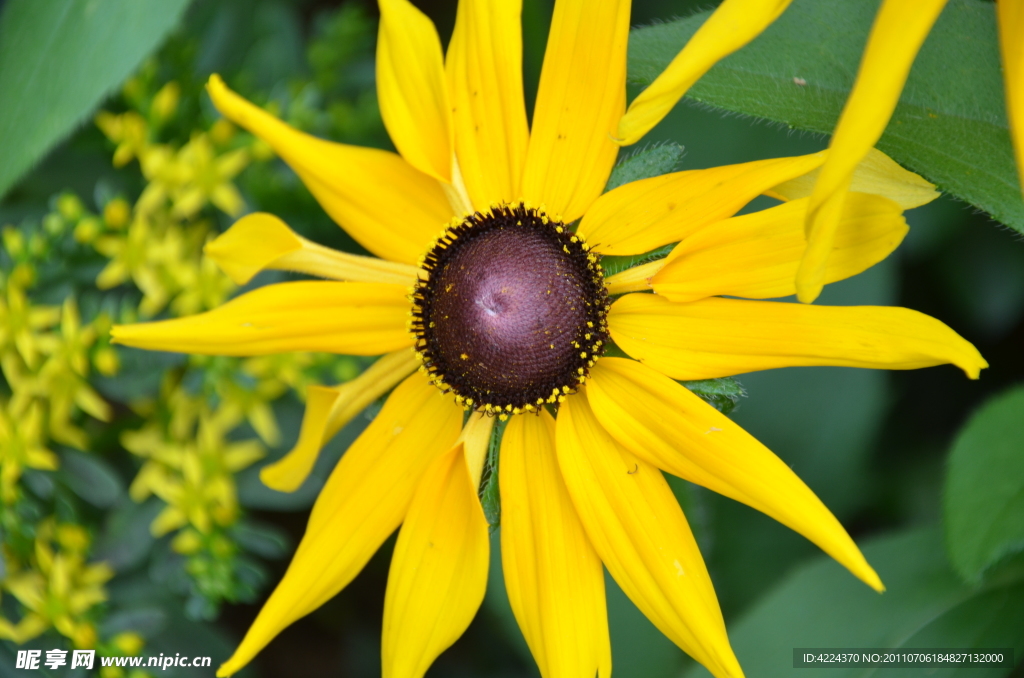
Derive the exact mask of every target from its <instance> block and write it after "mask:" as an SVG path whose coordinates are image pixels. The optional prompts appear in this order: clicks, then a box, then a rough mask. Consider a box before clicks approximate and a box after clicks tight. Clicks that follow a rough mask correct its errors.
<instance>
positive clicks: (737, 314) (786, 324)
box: [608, 294, 988, 379]
mask: <svg viewBox="0 0 1024 678" xmlns="http://www.w3.org/2000/svg"><path fill="white" fill-rule="evenodd" d="M608 326H609V329H610V330H611V335H612V338H613V339H614V340H615V343H617V344H618V345H619V346H621V347H622V349H623V350H624V351H626V353H628V354H629V355H631V356H633V357H634V358H636V359H637V360H639V361H640V362H642V363H645V364H647V365H649V366H650V367H653V368H654V369H656V370H658V371H660V372H664V373H665V374H667V375H668V376H670V377H672V378H673V379H711V378H713V377H725V376H728V375H732V374H742V373H743V372H754V371H757V370H767V369H772V368H776V367H792V366H795V365H839V366H843V367H869V368H877V369H887V370H913V369H917V368H919V367H931V366H932V365H943V364H946V363H952V364H954V365H956V366H957V367H959V368H960V369H962V370H963V371H964V372H965V373H966V374H967V376H969V377H970V378H971V379H977V378H978V373H979V372H980V371H981V370H982V369H983V368H985V367H988V363H986V362H985V359H984V358H982V357H981V354H980V353H978V350H977V349H976V348H974V346H972V345H971V344H970V342H968V341H967V340H965V339H964V338H963V337H961V336H960V335H959V334H957V333H956V332H954V331H953V330H951V329H950V328H949V327H947V326H946V325H944V324H943V323H941V322H939V321H938V320H936V319H935V318H932V317H931V316H927V315H925V314H923V313H918V312H917V311H912V310H910V309H909V308H896V307H888V306H804V305H802V304H787V303H783V302H776V301H747V300H744V299H721V298H718V297H711V298H708V299H701V300H700V301H694V302H692V303H689V304H674V303H672V302H670V301H668V300H667V299H663V298H661V297H658V296H656V295H653V294H630V295H627V296H625V297H622V298H621V299H619V300H618V301H617V302H615V303H614V304H613V305H612V308H611V312H610V313H609V315H608Z"/></svg>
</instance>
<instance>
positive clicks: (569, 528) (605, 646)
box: [499, 410, 612, 678]
mask: <svg viewBox="0 0 1024 678" xmlns="http://www.w3.org/2000/svg"><path fill="white" fill-rule="evenodd" d="M500 469H501V470H500V478H499V482H500V487H501V565H502V571H503V572H504V575H505V588H506V590H507V591H508V599H509V602H510V603H511V604H512V612H513V613H514V614H515V616H516V621H518V622H519V628H520V629H522V632H523V637H524V638H526V643H527V645H529V646H530V651H531V652H532V653H533V658H534V659H535V660H536V661H537V666H538V667H539V668H540V674H541V676H542V677H543V678H563V677H569V676H588V677H589V678H592V677H594V676H598V678H609V676H611V669H612V656H611V641H610V640H609V636H608V613H607V609H606V606H605V595H604V573H603V571H602V569H601V559H600V558H598V556H597V553H596V552H595V551H594V547H593V546H592V545H591V544H590V539H588V538H587V535H586V533H585V532H584V530H583V524H582V523H581V522H580V519H579V516H578V515H577V514H576V508H575V507H574V506H573V504H572V501H571V500H570V499H569V493H568V490H566V488H565V481H563V480H562V472H561V471H560V470H559V468H558V461H557V459H556V458H555V421H554V419H552V418H551V415H549V414H548V413H547V412H545V411H543V410H542V411H541V413H540V415H539V416H529V415H524V416H518V417H513V418H512V420H511V421H509V423H508V426H507V427H506V428H505V433H504V437H503V438H502V440H501V467H500Z"/></svg>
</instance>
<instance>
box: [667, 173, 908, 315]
mask: <svg viewBox="0 0 1024 678" xmlns="http://www.w3.org/2000/svg"><path fill="white" fill-rule="evenodd" d="M807 202H808V200H807V198H801V199H799V200H795V201H793V202H788V203H784V204H782V205H778V206H776V207H772V208H770V209H766V210H762V211H760V212H754V213H752V214H746V215H743V216H740V217H733V218H732V219H726V220H725V221H721V222H719V223H717V224H714V225H712V226H709V227H707V228H704V229H701V230H700V231H698V232H697V233H695V234H693V235H692V236H690V237H688V238H685V239H684V240H683V241H682V242H681V243H679V245H677V246H676V247H675V249H673V250H672V253H671V254H670V255H669V256H668V263H667V264H666V266H665V267H664V268H662V269H661V271H659V272H658V273H657V274H656V275H655V276H654V277H653V278H652V279H651V286H652V287H653V288H654V291H655V292H657V293H658V294H660V295H662V296H664V297H665V298H667V299H669V300H670V301H694V300H696V299H703V298H704V297H710V296H716V295H729V296H734V297H747V298H750V299H771V298H775V297H788V296H789V295H791V294H795V293H796V286H795V284H794V282H795V278H796V269H797V266H799V265H800V256H801V255H802V254H803V252H804V246H805V245H806V240H805V239H804V216H805V215H806V214H807ZM907 230H908V229H907V223H906V221H905V220H904V219H903V210H902V208H901V207H900V206H899V205H897V204H896V203H894V202H893V201H892V200H889V199H888V198H882V197H879V196H876V195H867V194H864V193H851V194H850V196H849V198H847V201H846V209H845V214H844V215H843V221H842V223H841V224H840V227H839V232H838V233H837V234H836V240H835V249H834V250H833V252H832V256H830V257H829V260H828V270H827V271H826V274H825V281H826V282H835V281H837V280H843V279H845V278H849V277H850V276H853V275H856V274H858V273H860V272H861V271H864V270H866V269H868V268H870V267H871V266H874V265H875V264H877V263H878V262H879V261H881V260H882V259H885V258H886V257H887V256H889V254H890V253H891V252H892V251H893V250H894V249H896V247H897V246H898V245H899V244H900V242H902V240H903V236H905V235H906V234H907Z"/></svg>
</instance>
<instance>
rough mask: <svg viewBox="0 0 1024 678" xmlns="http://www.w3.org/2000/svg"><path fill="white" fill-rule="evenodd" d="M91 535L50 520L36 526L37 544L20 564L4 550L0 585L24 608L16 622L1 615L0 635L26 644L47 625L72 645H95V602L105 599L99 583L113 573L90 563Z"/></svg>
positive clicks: (103, 566) (105, 567) (104, 565)
mask: <svg viewBox="0 0 1024 678" xmlns="http://www.w3.org/2000/svg"><path fill="white" fill-rule="evenodd" d="M89 545H90V540H89V535H88V533H87V532H86V531H85V529H84V528H83V527H81V526H80V525H73V524H66V523H65V524H62V523H57V522H56V521H55V520H54V519H53V518H48V519H46V520H44V521H42V522H41V523H40V524H39V525H38V526H37V527H36V539H35V548H34V549H33V551H32V556H31V558H30V562H28V563H25V564H24V566H22V564H20V563H18V561H17V558H15V557H13V554H11V553H10V552H5V554H4V555H5V560H6V562H7V568H8V573H7V576H6V577H5V578H4V580H3V585H2V588H3V590H4V591H5V592H7V593H9V594H10V595H12V596H14V597H15V598H16V599H17V600H18V602H20V603H21V605H22V606H23V607H24V610H25V612H24V614H23V615H22V617H21V619H20V620H19V621H18V622H17V623H12V622H10V621H8V620H7V619H4V618H3V617H0V638H3V639H5V640H11V641H14V642H16V643H24V642H26V641H28V640H31V639H33V638H35V637H36V636H38V635H40V634H41V633H43V632H45V631H46V630H48V629H50V628H55V629H56V630H57V631H58V632H59V633H60V634H61V635H63V636H65V637H67V638H69V639H70V640H71V642H72V643H73V644H74V646H75V647H78V648H84V649H92V648H94V647H96V642H97V635H96V625H95V619H96V616H97V610H96V606H97V605H98V604H100V603H102V602H104V601H105V600H106V599H107V594H106V590H105V589H104V587H103V585H104V584H105V583H106V582H107V581H108V580H109V579H110V578H111V577H113V576H114V572H113V571H112V570H111V569H110V567H109V566H108V565H107V564H106V563H88V562H86V556H87V555H88V553H89Z"/></svg>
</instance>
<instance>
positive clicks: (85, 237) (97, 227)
mask: <svg viewBox="0 0 1024 678" xmlns="http://www.w3.org/2000/svg"><path fill="white" fill-rule="evenodd" d="M102 232H103V224H102V223H100V220H99V219H97V218H96V217H86V218H85V219H82V220H81V221H79V222H78V225H77V226H75V240H77V241H78V242H80V243H83V244H89V243H91V242H92V241H93V240H95V239H96V238H97V237H98V236H99V235H100V233H102Z"/></svg>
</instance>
